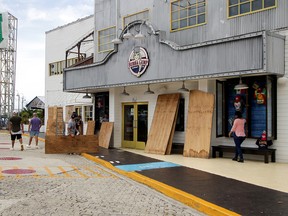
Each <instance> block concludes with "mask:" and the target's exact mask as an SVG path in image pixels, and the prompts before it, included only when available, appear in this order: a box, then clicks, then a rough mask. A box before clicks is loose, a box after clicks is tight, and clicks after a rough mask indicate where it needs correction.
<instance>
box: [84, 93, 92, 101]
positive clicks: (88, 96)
mask: <svg viewBox="0 0 288 216" xmlns="http://www.w3.org/2000/svg"><path fill="white" fill-rule="evenodd" d="M83 98H84V99H88V98H91V96H90V95H88V93H87V92H86V95H84V96H83Z"/></svg>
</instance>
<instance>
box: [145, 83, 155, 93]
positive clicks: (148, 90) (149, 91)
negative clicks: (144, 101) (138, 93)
mask: <svg viewBox="0 0 288 216" xmlns="http://www.w3.org/2000/svg"><path fill="white" fill-rule="evenodd" d="M144 94H155V93H154V91H151V90H150V85H149V84H148V89H147V91H145V92H144Z"/></svg>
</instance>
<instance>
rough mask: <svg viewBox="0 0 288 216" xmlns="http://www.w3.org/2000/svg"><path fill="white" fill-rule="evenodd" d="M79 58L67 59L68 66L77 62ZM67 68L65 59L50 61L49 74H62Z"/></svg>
mask: <svg viewBox="0 0 288 216" xmlns="http://www.w3.org/2000/svg"><path fill="white" fill-rule="evenodd" d="M77 61H78V58H70V59H67V67H70V66H71V65H73V64H75V63H76V62H77ZM52 65H53V66H55V68H56V69H55V72H53V73H52ZM64 68H65V60H62V61H57V62H52V63H49V76H55V75H61V74H63V70H64Z"/></svg>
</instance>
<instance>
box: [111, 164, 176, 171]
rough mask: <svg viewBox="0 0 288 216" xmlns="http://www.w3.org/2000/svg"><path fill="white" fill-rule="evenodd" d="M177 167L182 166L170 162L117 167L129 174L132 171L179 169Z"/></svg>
mask: <svg viewBox="0 0 288 216" xmlns="http://www.w3.org/2000/svg"><path fill="white" fill-rule="evenodd" d="M177 166H181V165H179V164H174V163H170V162H151V163H142V164H128V165H117V166H115V167H117V168H119V169H121V170H124V171H127V172H131V171H141V170H149V169H159V168H169V167H177Z"/></svg>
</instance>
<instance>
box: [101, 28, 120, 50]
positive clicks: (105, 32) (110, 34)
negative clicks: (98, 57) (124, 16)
mask: <svg viewBox="0 0 288 216" xmlns="http://www.w3.org/2000/svg"><path fill="white" fill-rule="evenodd" d="M115 37H116V27H115V26H113V27H109V28H106V29H102V30H99V31H98V52H109V51H111V50H113V49H114V44H113V43H112V40H113V39H115Z"/></svg>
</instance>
